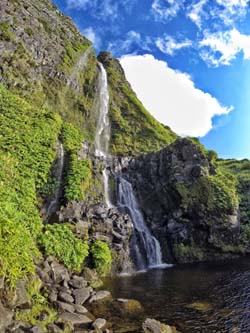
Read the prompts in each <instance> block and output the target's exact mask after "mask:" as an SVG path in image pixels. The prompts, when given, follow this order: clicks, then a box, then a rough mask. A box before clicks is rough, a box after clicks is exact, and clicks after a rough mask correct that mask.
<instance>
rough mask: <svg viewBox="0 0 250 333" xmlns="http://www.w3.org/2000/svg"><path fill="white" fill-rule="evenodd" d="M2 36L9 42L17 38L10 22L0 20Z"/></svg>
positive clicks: (0, 34) (2, 38)
mask: <svg viewBox="0 0 250 333" xmlns="http://www.w3.org/2000/svg"><path fill="white" fill-rule="evenodd" d="M0 38H1V40H3V41H7V42H13V41H14V40H15V38H16V36H15V34H14V33H13V32H12V31H11V29H10V24H9V22H0Z"/></svg>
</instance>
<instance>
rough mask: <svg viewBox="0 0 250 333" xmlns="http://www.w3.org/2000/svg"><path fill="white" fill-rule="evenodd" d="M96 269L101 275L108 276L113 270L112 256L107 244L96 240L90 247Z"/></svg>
mask: <svg viewBox="0 0 250 333" xmlns="http://www.w3.org/2000/svg"><path fill="white" fill-rule="evenodd" d="M90 254H91V257H92V261H93V265H94V268H96V270H97V271H98V273H99V274H100V275H107V274H108V273H109V272H110V269H111V263H112V256H111V251H110V249H109V246H108V244H107V243H105V242H102V241H99V240H96V241H95V242H94V243H93V244H92V245H91V247H90Z"/></svg>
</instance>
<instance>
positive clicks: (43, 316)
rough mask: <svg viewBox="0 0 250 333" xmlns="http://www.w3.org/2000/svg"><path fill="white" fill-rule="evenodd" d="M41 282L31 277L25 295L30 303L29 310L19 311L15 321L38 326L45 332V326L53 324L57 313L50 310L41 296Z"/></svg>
mask: <svg viewBox="0 0 250 333" xmlns="http://www.w3.org/2000/svg"><path fill="white" fill-rule="evenodd" d="M41 287H42V282H41V280H40V279H39V278H37V277H33V278H32V279H31V280H30V281H29V284H28V288H27V294H28V297H29V299H30V300H31V302H32V307H31V309H24V310H19V311H18V312H17V313H16V319H17V320H20V321H23V322H27V323H30V324H32V325H39V326H41V327H42V328H43V330H44V331H45V332H47V327H46V326H47V325H48V324H50V323H53V322H54V321H55V319H56V316H57V312H56V311H55V310H54V309H51V308H50V307H49V305H48V302H47V300H46V298H45V297H44V296H43V295H42V294H41V291H40V290H41Z"/></svg>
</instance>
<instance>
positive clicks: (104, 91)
mask: <svg viewBox="0 0 250 333" xmlns="http://www.w3.org/2000/svg"><path fill="white" fill-rule="evenodd" d="M99 67H100V78H99V87H98V92H99V94H98V95H99V100H98V110H99V117H98V122H97V130H96V137H95V155H96V156H97V157H99V158H101V159H102V160H103V161H104V166H105V167H104V170H103V172H102V173H103V185H104V195H105V201H106V204H107V206H108V207H112V204H111V201H110V195H109V173H108V170H107V162H108V158H109V154H108V148H109V139H110V124H109V117H108V111H109V90H108V80H107V73H106V70H105V68H104V67H103V65H102V64H101V63H99Z"/></svg>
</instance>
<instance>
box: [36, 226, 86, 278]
mask: <svg viewBox="0 0 250 333" xmlns="http://www.w3.org/2000/svg"><path fill="white" fill-rule="evenodd" d="M40 244H41V247H42V248H43V249H44V251H45V254H46V255H53V256H55V257H56V258H57V259H58V260H59V261H60V262H62V263H63V264H64V265H65V266H67V267H68V268H70V269H72V270H74V271H76V272H80V271H81V269H82V266H83V262H84V260H85V258H86V257H87V255H88V244H87V243H86V242H83V241H81V240H80V239H78V238H77V237H76V236H75V235H74V234H73V232H72V231H71V229H70V226H69V225H65V224H53V225H47V226H46V228H45V232H44V233H43V234H42V236H41V237H40Z"/></svg>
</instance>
